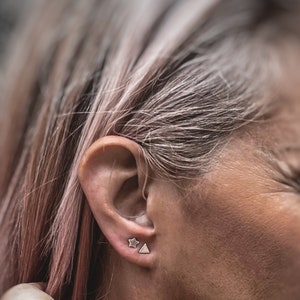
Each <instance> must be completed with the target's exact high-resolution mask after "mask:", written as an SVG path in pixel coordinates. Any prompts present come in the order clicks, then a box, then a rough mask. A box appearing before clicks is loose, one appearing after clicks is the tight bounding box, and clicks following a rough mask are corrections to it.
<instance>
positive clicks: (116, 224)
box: [78, 136, 155, 267]
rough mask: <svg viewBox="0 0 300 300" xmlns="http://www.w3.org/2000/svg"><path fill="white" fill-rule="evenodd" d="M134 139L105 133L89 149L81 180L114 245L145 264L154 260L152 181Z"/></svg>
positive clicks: (135, 260) (136, 260) (105, 233)
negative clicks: (149, 203)
mask: <svg viewBox="0 0 300 300" xmlns="http://www.w3.org/2000/svg"><path fill="white" fill-rule="evenodd" d="M146 175H147V167H146V164H145V161H144V158H143V155H142V151H141V150H140V147H139V145H137V144H136V143H135V142H133V141H131V140H129V139H127V138H123V137H119V136H106V137H103V138H101V139H99V140H97V141H95V142H94V143H93V144H92V145H91V146H90V148H89V149H88V150H87V151H86V153H85V155H84V157H83V159H82V161H81V164H80V168H79V171H78V176H79V181H80V183H81V186H82V189H83V191H84V193H85V195H86V198H87V200H88V202H89V205H90V207H91V210H92V212H93V215H94V217H95V219H96V221H97V223H98V225H99V227H100V229H101V231H102V233H103V234H104V235H105V237H106V238H107V240H108V241H109V243H110V244H111V246H112V247H113V248H114V249H115V251H116V252H117V253H118V254H119V255H120V256H122V257H123V258H125V259H126V260H128V261H130V262H132V263H135V264H138V265H140V266H143V267H151V266H152V265H153V263H154V261H155V251H154V242H155V230H154V225H153V222H152V220H150V219H149V217H148V214H147V201H148V199H147V195H148V192H147V190H148V188H149V185H151V181H148V180H147V176H146Z"/></svg>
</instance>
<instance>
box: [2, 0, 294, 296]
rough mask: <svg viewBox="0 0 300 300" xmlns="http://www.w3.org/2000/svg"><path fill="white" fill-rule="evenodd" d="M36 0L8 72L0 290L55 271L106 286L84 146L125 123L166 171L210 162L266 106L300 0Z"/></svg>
mask: <svg viewBox="0 0 300 300" xmlns="http://www.w3.org/2000/svg"><path fill="white" fill-rule="evenodd" d="M35 5H36V6H37V7H36V9H35V10H32V11H31V12H30V18H26V22H25V25H24V26H22V29H20V30H19V34H17V35H16V36H15V38H14V40H13V41H12V43H11V45H10V48H9V49H10V51H11V52H12V53H10V54H9V59H8V62H7V63H6V66H5V73H4V75H3V78H4V84H3V86H2V96H1V108H2V115H1V124H0V125H1V140H0V150H1V152H0V153H1V155H0V164H1V170H0V196H1V202H0V205H1V209H0V233H1V245H0V265H1V268H2V272H1V275H0V293H1V292H3V291H4V290H6V289H7V288H9V287H11V286H12V285H14V284H17V283H21V282H47V289H46V291H47V292H48V293H49V294H50V295H52V296H53V297H55V299H66V298H69V299H86V298H88V299H95V298H97V297H101V296H103V297H104V295H105V292H106V291H105V280H106V275H105V265H106V262H105V260H106V258H105V257H106V251H105V249H106V246H105V243H99V240H100V241H104V240H105V239H104V237H103V236H102V233H101V231H100V229H99V228H98V226H97V224H96V222H95V220H94V218H93V216H92V213H91V211H90V208H89V206H88V203H87V201H86V199H85V196H84V194H83V191H82V190H81V187H80V184H79V181H78V178H77V169H78V165H79V163H80V160H81V158H82V156H83V154H84V153H85V151H86V150H87V148H88V147H89V146H90V145H91V144H92V143H93V142H94V141H95V140H96V139H98V138H100V137H102V136H106V135H119V136H124V137H127V138H129V139H131V140H133V141H135V142H136V143H138V144H139V145H140V147H141V149H142V151H143V153H144V156H145V159H146V161H147V164H148V166H149V168H151V169H153V170H155V172H156V174H158V175H159V176H162V177H165V178H169V179H170V180H176V179H178V178H195V177H197V176H201V175H202V174H204V173H205V172H207V171H208V170H209V167H210V165H211V163H212V161H213V157H214V155H215V154H216V153H217V152H218V151H221V149H222V146H223V145H224V144H225V143H226V141H227V140H228V138H229V137H230V136H232V135H233V134H234V133H235V132H237V131H238V130H240V129H241V128H244V127H245V126H246V125H248V124H252V123H254V122H257V121H259V120H263V119H265V118H266V116H267V115H268V114H269V111H270V105H269V102H270V101H271V100H272V101H273V100H274V99H273V98H274V97H273V96H274V91H272V89H271V87H272V78H274V77H275V76H274V74H275V75H276V74H278V72H280V67H279V64H278V63H277V62H278V60H279V59H278V57H279V56H278V55H277V53H278V52H279V49H280V46H279V44H280V43H279V42H280V41H282V40H284V39H288V38H293V37H294V36H297V35H296V34H295V32H296V29H295V28H297V26H296V25H295V24H294V23H296V17H294V18H293V17H291V16H293V13H292V11H294V6H293V5H295V4H293V2H289V1H262V0H257V1H253V0H249V1H245V0H227V1H225V0H224V1H220V0H219V1H217V0H214V1H193V0H188V1H186V0H181V1H179V0H178V1H176V0H164V1H162V0H159V1H151V0H142V1H141V0H129V1H122V0H119V1H117V0H102V1H98V0H90V1H86V0H52V1H44V2H43V1H40V2H39V3H36V4H35ZM289 5H290V6H289ZM23 23H24V22H23ZM23 23H21V24H23ZM272 101H271V102H272Z"/></svg>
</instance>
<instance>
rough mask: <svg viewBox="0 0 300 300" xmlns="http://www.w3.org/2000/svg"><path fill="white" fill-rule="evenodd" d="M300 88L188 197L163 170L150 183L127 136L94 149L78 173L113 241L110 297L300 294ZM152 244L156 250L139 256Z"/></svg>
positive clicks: (232, 145) (288, 89) (230, 146)
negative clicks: (297, 181) (296, 177)
mask: <svg viewBox="0 0 300 300" xmlns="http://www.w3.org/2000/svg"><path fill="white" fill-rule="evenodd" d="M294 86H296V87H297V86H299V83H296V82H292V81H290V82H289V84H287V85H286V86H284V85H282V86H281V88H282V90H283V92H284V93H283V94H285V95H286V98H285V100H284V101H285V103H284V105H282V106H281V107H280V110H279V112H277V113H276V114H275V115H276V117H274V118H273V119H272V120H271V121H269V122H267V123H264V125H263V126H264V127H263V129H262V127H261V125H260V124H258V125H257V126H256V127H255V126H253V127H251V128H246V129H243V131H241V132H239V133H237V134H236V135H235V136H232V138H231V139H230V140H229V141H228V143H227V144H226V146H225V147H224V149H222V151H221V152H220V153H219V155H218V156H217V157H215V159H214V163H213V166H212V169H211V171H210V172H209V173H207V174H206V175H204V176H203V177H201V178H196V179H194V180H192V181H190V182H189V183H188V186H186V189H185V192H183V191H182V190H181V189H178V185H175V184H174V183H172V182H170V181H167V180H162V179H161V178H158V177H156V176H155V172H152V173H151V174H150V175H151V176H150V179H148V180H146V179H145V173H146V166H145V164H144V162H143V156H142V153H141V152H140V150H139V147H138V145H136V144H135V143H134V142H132V141H130V140H128V139H125V138H122V137H117V136H114V137H104V138H101V139H99V140H98V141H96V142H95V143H94V144H93V145H92V146H91V147H90V148H89V149H88V151H87V153H86V155H85V157H84V158H83V160H82V162H81V165H80V168H79V172H78V176H79V179H80V183H81V185H82V188H83V190H84V192H85V195H86V198H87V200H88V201H89V204H90V207H91V210H92V212H93V215H94V217H95V219H96V221H97V223H98V225H99V227H100V228H101V230H102V232H103V234H104V235H105V237H106V239H107V240H108V242H109V246H108V250H107V251H108V254H109V256H110V259H109V260H107V261H108V262H109V263H108V264H107V266H106V274H105V278H106V279H107V281H106V282H105V283H104V284H105V292H106V299H112V300H115V299H161V300H164V299H222V300H223V299H224V300H226V299H228V300H229V299H230V300H232V299H239V300H243V299H245V300H248V299H275V300H276V299H278V300H280V299H289V300H293V299H295V300H296V299H299V298H300V284H299V282H300V192H299V187H297V186H295V187H293V182H292V181H289V180H287V178H288V177H289V176H288V174H289V173H290V171H291V169H295V170H298V172H299V169H300V164H299V162H300V151H299V149H300V118H299V115H300V105H299V100H298V99H300V97H298V94H297V92H295V91H294V90H293V87H294ZM287 99H289V100H287ZM116 157H117V159H116ZM135 178H137V179H135ZM128 216H130V218H129V217H128ZM132 237H136V238H137V239H138V240H139V241H140V244H139V245H138V247H137V249H134V248H130V247H128V243H127V239H128V238H132ZM145 242H146V243H147V245H148V246H149V248H150V250H151V252H150V254H139V253H138V249H140V247H141V245H142V244H143V243H145ZM5 299H6V298H5ZM7 299H15V298H7ZM40 299H43V298H40Z"/></svg>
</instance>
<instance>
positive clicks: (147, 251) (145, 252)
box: [139, 243, 150, 254]
mask: <svg viewBox="0 0 300 300" xmlns="http://www.w3.org/2000/svg"><path fill="white" fill-rule="evenodd" d="M139 253H140V254H149V253H150V250H149V248H148V246H147V244H146V243H145V244H144V245H143V246H142V248H141V249H140V250H139Z"/></svg>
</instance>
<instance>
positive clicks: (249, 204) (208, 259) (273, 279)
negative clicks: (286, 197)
mask: <svg viewBox="0 0 300 300" xmlns="http://www.w3.org/2000/svg"><path fill="white" fill-rule="evenodd" d="M240 199H242V198H240ZM281 200H282V201H283V199H276V197H275V198H274V197H273V198H266V197H265V196H262V197H258V198H256V199H255V198H252V199H247V201H246V202H245V203H241V200H237V199H235V200H234V199H232V198H231V199H230V200H229V201H228V200H227V201H226V199H222V201H220V199H218V201H217V199H215V201H214V200H213V199H210V201H206V202H205V203H202V205H201V209H200V210H199V211H198V216H197V217H195V218H194V219H193V227H194V228H197V231H196V230H195V233H194V234H196V233H198V236H199V237H200V239H199V241H201V243H200V244H199V245H198V247H201V249H203V248H204V249H203V250H202V251H201V255H199V256H198V260H199V262H201V263H202V266H203V271H205V272H207V274H212V275H211V276H209V277H206V278H205V279H206V280H207V279H209V280H210V281H211V282H213V284H214V286H216V287H219V288H223V289H226V290H227V291H228V293H231V294H232V293H235V292H236V291H237V290H240V291H239V292H240V293H242V294H244V295H245V297H246V295H249V297H254V295H264V297H265V298H267V297H274V295H276V294H278V293H279V290H280V291H281V292H282V293H283V295H285V294H286V295H288V296H289V297H290V299H298V298H300V287H299V282H300V276H299V274H300V216H299V215H298V214H295V213H294V212H295V211H292V210H291V209H290V208H289V209H285V208H283V206H282V205H280V203H281V202H282V201H281ZM237 201H239V204H238V205H237ZM242 294H240V295H242ZM232 295H233V294H232ZM251 295H252V296H251ZM294 295H295V297H294ZM297 297H298V298H297ZM246 298H247V297H246ZM252 299H253V298H252ZM272 299H274V298H272Z"/></svg>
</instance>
